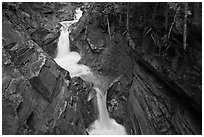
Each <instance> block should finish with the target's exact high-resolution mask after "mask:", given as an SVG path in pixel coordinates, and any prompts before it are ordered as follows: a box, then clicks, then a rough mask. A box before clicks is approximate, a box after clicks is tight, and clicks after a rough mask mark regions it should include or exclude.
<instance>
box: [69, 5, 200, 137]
mask: <svg viewBox="0 0 204 137" xmlns="http://www.w3.org/2000/svg"><path fill="white" fill-rule="evenodd" d="M93 9H94V10H93ZM93 9H90V10H89V11H88V12H87V14H85V15H84V16H83V17H82V19H81V20H80V22H79V24H78V26H77V28H76V29H75V30H73V31H72V33H71V36H70V37H71V40H72V44H73V45H75V46H76V47H78V49H79V51H80V52H81V54H82V56H83V58H82V60H81V63H83V64H87V65H88V66H89V67H91V68H92V69H93V70H95V71H98V72H99V73H100V74H102V75H103V76H104V77H109V79H112V80H113V79H114V78H116V77H118V76H119V75H122V77H121V78H120V79H119V80H116V81H115V80H113V81H112V80H110V81H109V85H110V88H109V90H108V97H107V98H108V101H107V105H108V111H109V113H110V116H111V117H113V118H114V119H116V121H117V122H118V123H120V124H122V125H124V126H125V127H126V130H127V132H128V134H165V135H166V134H171V135H172V134H201V130H202V126H201V125H202V124H201V117H202V116H201V113H200V112H199V111H197V110H194V109H193V108H192V107H190V106H189V105H188V104H186V103H185V101H184V100H183V99H182V98H180V97H179V96H178V95H176V94H175V92H173V91H172V90H173V89H171V88H169V87H168V86H167V85H166V84H165V83H164V82H162V81H161V80H159V79H158V78H157V76H155V75H153V74H152V73H151V71H149V70H148V69H147V68H145V67H144V66H143V65H141V63H139V62H138V59H137V56H135V54H134V52H133V51H132V48H130V47H129V46H128V45H127V44H128V41H127V40H126V38H125V36H123V35H122V34H121V33H120V32H115V33H114V34H112V35H111V36H110V35H109V34H108V32H107V31H106V30H104V28H102V27H101V26H100V23H101V22H103V21H102V20H100V19H101V18H102V15H100V14H98V13H99V11H98V9H97V8H93ZM106 29H107V28H106ZM94 40H95V41H97V42H98V43H100V41H102V42H101V43H104V44H101V45H103V46H102V47H103V48H101V46H100V44H94V42H95V41H94ZM97 42H96V43H97ZM144 42H146V44H151V43H150V42H149V41H148V40H145V39H144ZM148 42H149V43H148ZM90 43H91V44H90ZM93 47H94V48H93ZM96 49H97V50H98V51H100V52H96V51H97V50H96ZM141 57H142V56H141ZM144 60H145V59H144ZM150 65H151V64H150ZM155 71H157V70H156V69H155ZM113 77H114V78H113ZM184 91H186V90H184Z"/></svg>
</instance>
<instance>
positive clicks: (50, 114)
mask: <svg viewBox="0 0 204 137" xmlns="http://www.w3.org/2000/svg"><path fill="white" fill-rule="evenodd" d="M76 5H77V3H74V4H70V3H3V10H2V11H3V14H2V15H3V16H2V19H3V21H2V133H3V134H61V135H62V134H64V135H67V134H69V135H71V134H86V128H88V126H89V125H90V124H91V123H92V122H93V121H94V120H95V119H97V117H98V116H97V115H98V114H97V113H98V112H97V106H96V105H95V104H96V98H95V91H94V90H93V88H92V87H93V85H92V84H91V83H88V82H85V81H83V80H82V79H81V78H78V77H75V78H72V79H71V78H70V76H69V72H67V71H65V70H64V69H62V68H61V67H59V66H58V65H57V64H56V63H55V62H54V60H53V58H54V57H55V54H56V48H57V41H58V37H59V27H60V25H59V21H63V20H71V19H73V11H74V8H76ZM100 10H101V9H100V8H97V7H96V6H94V5H93V6H91V7H90V9H89V11H87V12H86V13H85V14H84V16H83V17H82V18H81V19H80V21H79V22H78V23H77V24H75V25H76V28H75V29H74V30H73V31H72V33H71V35H70V41H71V44H72V45H71V48H72V49H74V50H77V51H78V52H79V53H80V54H81V55H82V59H81V60H80V63H82V64H86V65H88V66H89V67H90V68H92V70H93V72H94V73H97V74H98V75H100V82H101V83H103V84H104V83H105V84H104V85H105V86H106V87H108V94H107V106H108V111H109V115H110V117H112V118H114V119H115V120H116V121H117V122H118V123H120V124H122V125H124V126H125V128H126V131H127V133H128V134H131V135H134V134H138V135H139V134H165V135H166V134H202V129H201V128H202V122H201V121H202V116H201V113H200V112H197V111H196V110H195V111H194V109H192V107H190V106H189V105H188V104H186V103H185V102H184V101H183V99H182V98H180V97H179V96H177V95H175V93H174V92H173V90H172V89H171V88H169V87H167V85H166V84H165V83H164V82H162V81H161V80H159V79H158V78H157V77H156V76H155V75H153V74H152V73H151V72H150V71H149V70H148V69H147V68H145V67H144V66H143V65H141V63H139V61H138V59H137V56H135V54H134V52H133V49H132V48H130V45H128V43H130V42H129V41H128V40H127V39H126V38H125V36H124V35H123V34H122V33H121V31H117V28H120V26H117V25H113V24H114V23H113V24H110V26H111V35H110V34H109V33H108V31H107V24H106V17H105V16H104V15H103V14H101V12H99V11H100ZM111 20H114V18H112V19H110V22H111ZM134 36H135V39H134ZM136 36H137V37H138V38H136ZM131 37H132V45H145V46H143V47H142V48H146V50H148V49H149V48H148V46H150V45H151V44H152V42H151V41H150V40H148V38H143V42H142V44H141V43H140V41H139V40H138V39H141V36H140V34H138V33H137V32H134V33H132V35H131ZM139 49H140V47H137V48H136V50H139ZM144 50H145V49H144ZM149 50H150V49H149ZM140 51H142V50H140ZM144 53H148V54H149V55H150V53H149V52H147V51H146V52H144ZM144 53H142V52H141V55H140V56H141V57H142V58H143V59H144V60H146V61H147V62H148V59H149V58H145V54H144ZM154 59H155V58H154ZM154 59H153V60H154ZM155 60H156V59H155ZM149 63H150V64H152V66H154V65H155V64H156V63H153V61H152V60H151V61H150V62H149ZM175 64H177V61H175ZM158 66H159V65H158ZM178 66H179V64H177V67H178ZM187 66H188V65H187ZM156 70H157V69H156ZM179 70H180V69H179ZM157 71H158V72H160V71H159V70H157ZM179 72H182V70H180V71H179ZM179 72H178V73H179ZM189 72H192V71H190V70H189ZM185 73H187V71H185ZM192 73H193V74H192V75H194V74H195V73H194V72H192ZM176 75H177V74H176ZM195 75H196V74H195ZM181 76H183V75H181ZM186 76H189V77H191V76H190V75H186ZM192 78H193V77H192ZM190 82H191V81H190ZM199 82H200V81H199V80H198V83H199ZM177 84H178V83H177ZM184 84H186V85H188V83H186V82H184ZM178 85H179V84H178ZM191 86H192V87H190V88H194V90H193V91H197V87H198V86H197V85H196V86H195V87H193V85H191ZM181 87H182V88H183V89H184V91H186V92H189V96H190V97H192V98H193V100H195V101H196V102H197V103H200V100H201V99H200V96H199V93H198V92H196V93H195V96H191V95H190V94H192V93H193V92H191V90H188V89H189V86H188V87H187V88H184V87H185V86H182V85H181ZM200 88H201V87H200ZM197 93H198V94H197ZM186 94H187V93H186Z"/></svg>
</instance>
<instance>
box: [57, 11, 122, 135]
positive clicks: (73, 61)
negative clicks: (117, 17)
mask: <svg viewBox="0 0 204 137" xmlns="http://www.w3.org/2000/svg"><path fill="white" fill-rule="evenodd" d="M81 16H82V11H81V10H80V9H77V10H76V14H75V20H72V21H63V22H60V23H61V24H62V27H61V33H60V37H59V41H58V45H57V50H58V52H57V56H56V58H55V59H54V60H55V62H56V63H57V64H58V65H59V66H61V67H62V68H64V69H66V70H67V71H69V73H70V76H71V77H75V76H79V77H81V78H82V79H83V80H85V81H88V82H92V83H93V84H94V89H95V90H96V95H97V105H98V111H99V116H98V120H96V121H95V122H94V123H93V124H91V125H90V128H89V129H87V131H88V133H89V134H126V131H125V128H124V127H123V126H122V125H120V124H118V123H117V122H116V121H115V120H114V119H111V118H110V117H109V114H108V111H107V107H106V94H107V93H106V92H107V91H103V89H100V88H99V87H98V86H99V85H100V81H99V80H97V78H96V77H95V76H94V75H93V73H92V72H91V69H90V68H89V67H88V66H86V65H83V64H78V62H79V60H80V59H81V56H80V54H79V53H78V52H73V51H70V42H69V33H70V32H69V26H70V25H72V24H73V23H76V22H78V21H79V19H80V17H81Z"/></svg>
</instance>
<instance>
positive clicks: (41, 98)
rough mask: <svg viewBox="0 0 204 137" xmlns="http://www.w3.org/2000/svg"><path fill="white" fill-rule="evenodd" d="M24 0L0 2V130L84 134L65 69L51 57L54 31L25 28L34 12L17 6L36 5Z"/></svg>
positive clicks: (74, 93)
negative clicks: (0, 44) (0, 40)
mask: <svg viewBox="0 0 204 137" xmlns="http://www.w3.org/2000/svg"><path fill="white" fill-rule="evenodd" d="M26 4H29V3H23V4H18V3H4V4H3V22H2V25H3V26H2V28H3V31H2V34H3V35H2V36H3V47H2V55H3V56H2V59H3V60H2V63H3V65H2V67H3V71H2V72H3V73H2V85H3V86H2V110H3V111H2V119H3V121H2V127H3V129H2V133H3V134H86V133H85V126H84V122H83V119H82V115H81V111H80V108H81V105H80V104H81V100H79V99H78V97H77V95H78V92H77V90H76V88H74V87H75V86H74V85H72V83H70V81H71V79H70V77H69V72H67V71H65V70H63V69H62V68H60V67H59V66H58V65H57V64H56V63H55V62H54V61H53V60H52V56H53V52H54V51H55V49H56V47H57V46H56V44H57V38H58V36H59V34H58V30H56V31H51V30H50V29H46V28H40V27H38V26H35V28H33V27H32V29H33V30H32V31H33V32H32V33H30V31H29V29H28V28H30V27H29V25H31V24H30V23H33V21H34V20H33V19H30V18H31V17H34V15H33V14H32V13H28V12H27V11H25V12H24V11H23V10H24V9H29V6H31V7H32V6H37V5H35V4H36V3H35V4H33V5H32V4H31V5H28V7H25V6H26ZM16 6H20V7H21V8H23V9H21V8H18V7H16ZM31 7H30V8H31ZM28 11H29V12H34V11H33V10H32V9H30V10H28ZM26 12H27V13H26ZM34 14H37V12H34ZM23 15H25V16H26V19H25V20H24V16H23ZM28 18H29V19H28ZM24 21H27V22H24ZM36 22H37V23H39V20H37V21H36ZM27 27H28V28H27ZM55 27H58V26H56V25H55ZM53 29H54V28H53ZM82 83H83V82H82ZM71 87H72V88H71ZM84 92H86V91H84ZM87 92H88V91H87ZM83 96H84V95H82V97H83Z"/></svg>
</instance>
